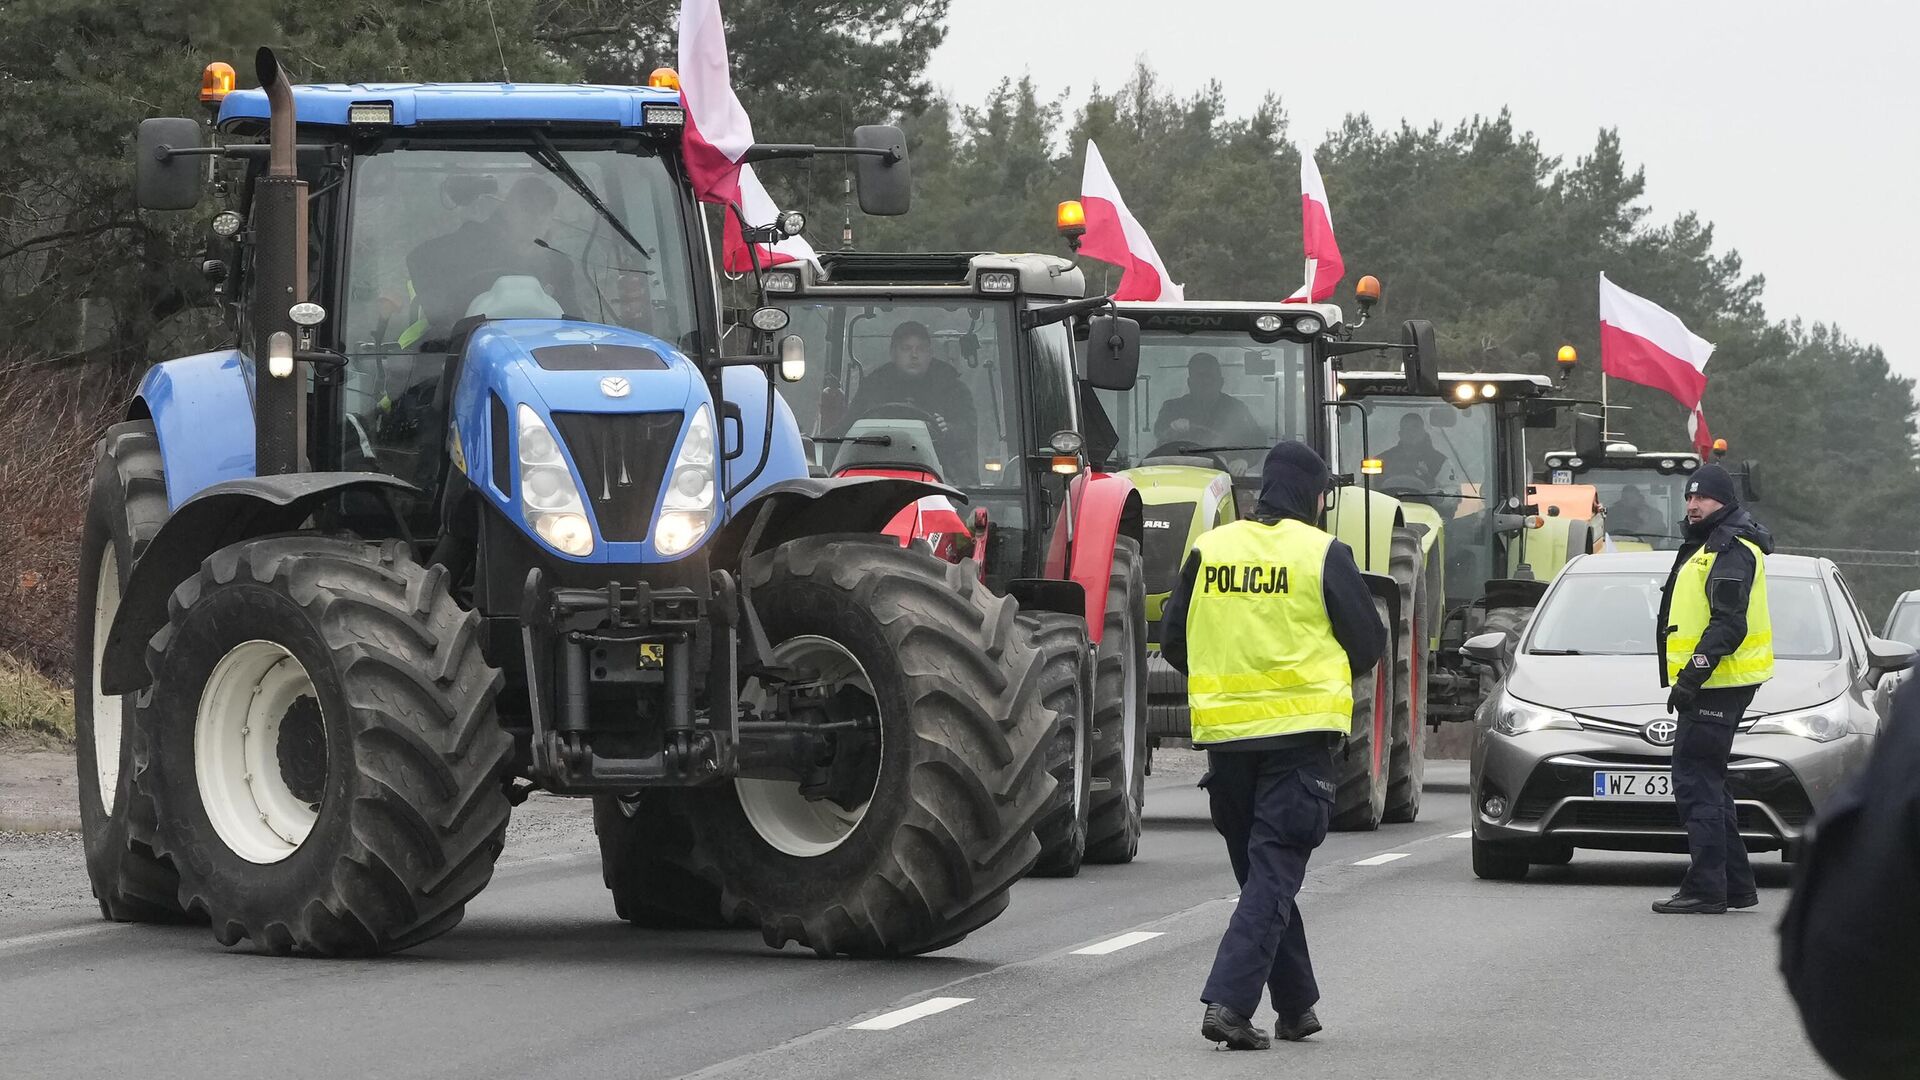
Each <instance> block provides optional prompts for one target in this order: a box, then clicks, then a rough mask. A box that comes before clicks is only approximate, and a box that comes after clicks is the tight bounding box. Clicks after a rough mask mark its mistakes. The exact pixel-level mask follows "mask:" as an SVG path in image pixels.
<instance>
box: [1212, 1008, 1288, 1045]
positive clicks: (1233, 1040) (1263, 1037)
mask: <svg viewBox="0 0 1920 1080" xmlns="http://www.w3.org/2000/svg"><path fill="white" fill-rule="evenodd" d="M1200 1034H1202V1035H1204V1036H1206V1037H1207V1041H1208V1042H1216V1043H1226V1044H1227V1049H1229V1050H1265V1049H1267V1048H1269V1047H1271V1046H1272V1045H1273V1040H1272V1039H1269V1038H1267V1033H1266V1032H1264V1031H1261V1030H1260V1029H1259V1028H1257V1027H1254V1026H1253V1021H1251V1020H1248V1019H1247V1018H1246V1017H1244V1016H1241V1015H1240V1014H1239V1013H1237V1012H1234V1011H1233V1010H1232V1009H1229V1008H1227V1007H1226V1006H1225V1005H1209V1006H1207V1015H1206V1018H1205V1019H1203V1020H1201V1021H1200Z"/></svg>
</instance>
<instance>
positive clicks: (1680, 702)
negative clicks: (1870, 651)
mask: <svg viewBox="0 0 1920 1080" xmlns="http://www.w3.org/2000/svg"><path fill="white" fill-rule="evenodd" d="M1685 541H1686V542H1685V543H1684V544H1682V545H1681V547H1680V551H1679V554H1678V556H1677V557H1676V558H1675V559H1674V563H1673V570H1672V571H1671V572H1670V573H1668V575H1667V582H1666V585H1665V586H1664V587H1663V588H1662V589H1661V595H1660V621H1659V622H1658V623H1657V624H1656V625H1657V626H1658V628H1659V632H1660V642H1661V650H1660V651H1661V653H1662V656H1663V659H1664V663H1663V664H1662V666H1661V672H1660V676H1661V685H1662V686H1670V687H1671V688H1672V689H1671V690H1670V691H1669V693H1668V695H1667V711H1668V712H1670V713H1678V714H1679V716H1680V730H1679V733H1678V734H1677V735H1675V736H1674V742H1673V796H1674V801H1675V802H1676V803H1678V804H1679V808H1680V820H1681V821H1682V822H1684V823H1685V824H1686V828H1687V851H1688V853H1689V854H1690V855H1691V856H1692V862H1691V864H1690V865H1689V866H1688V867H1687V876H1686V877H1685V879H1683V880H1682V881H1681V882H1680V891H1679V892H1677V893H1675V894H1674V895H1673V896H1671V897H1668V898H1667V899H1665V900H1661V901H1657V902H1656V903H1655V904H1654V905H1653V910H1655V911H1657V912H1660V913H1661V914H1663V915H1693V914H1700V915H1717V914H1719V913H1721V912H1724V911H1726V910H1727V909H1728V908H1729V907H1736V908H1745V907H1752V906H1754V905H1755V904H1757V903H1759V902H1760V898H1759V893H1758V890H1757V889H1756V888H1755V886H1754V881H1753V867H1752V866H1751V865H1749V864H1748V862H1747V846H1746V843H1745V842H1744V841H1742V840H1741V839H1740V823H1739V817H1738V814H1737V813H1736V811H1735V809H1734V805H1733V796H1731V795H1729V794H1728V793H1727V756H1728V754H1729V753H1730V752H1731V751H1732V749H1733V734H1734V732H1735V731H1736V730H1737V729H1738V728H1739V725H1740V719H1741V716H1742V715H1743V714H1744V713H1745V712H1746V710H1747V706H1748V705H1750V704H1752V703H1753V695H1754V692H1755V691H1756V690H1758V689H1759V688H1760V684H1761V683H1764V682H1766V681H1767V680H1768V679H1770V678H1772V677H1773V625H1772V623H1771V622H1770V621H1769V620H1768V617H1767V570H1766V561H1765V556H1766V554H1767V552H1769V551H1772V550H1773V537H1772V536H1771V535H1770V534H1768V532H1767V530H1766V527H1765V526H1763V525H1761V524H1760V523H1759V522H1757V521H1755V520H1754V519H1753V515H1751V514H1749V513H1747V512H1746V511H1745V510H1744V509H1742V508H1741V506H1740V496H1739V492H1738V491H1737V490H1736V489H1735V488H1734V484H1733V477H1731V476H1729V475H1728V474H1727V471H1726V470H1725V469H1723V468H1721V467H1720V466H1718V465H1702V466H1701V467H1700V469H1699V470H1698V471H1697V472H1695V473H1694V474H1693V475H1692V476H1691V477H1689V478H1688V479H1687V523H1686V537H1685Z"/></svg>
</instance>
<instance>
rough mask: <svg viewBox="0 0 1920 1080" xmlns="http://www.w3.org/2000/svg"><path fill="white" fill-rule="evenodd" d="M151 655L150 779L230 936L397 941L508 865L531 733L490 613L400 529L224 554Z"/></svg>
mask: <svg viewBox="0 0 1920 1080" xmlns="http://www.w3.org/2000/svg"><path fill="white" fill-rule="evenodd" d="M168 607H169V611H168V622H167V626H166V627H165V628H164V629H163V630H162V631H161V632H160V633H159V634H158V635H156V636H155V638H154V640H153V642H152V643H151V644H150V645H149V647H148V650H147V664H148V667H149V669H150V670H151V671H152V672H153V677H154V679H153V689H152V698H151V701H150V703H149V704H148V705H147V706H146V707H144V708H142V709H141V710H140V715H139V719H138V723H139V727H140V739H141V741H142V743H143V745H144V747H145V748H146V750H147V753H146V755H145V757H144V759H143V761H142V771H141V775H140V776H139V778H138V784H137V787H136V790H137V791H138V792H139V793H140V794H141V795H142V796H144V797H146V798H150V799H151V800H152V803H153V808H154V811H155V815H156V818H157V820H158V822H159V831H158V835H157V837H156V847H157V848H158V849H159V850H160V852H161V853H162V854H165V855H169V856H171V857H172V859H173V862H174V865H175V866H176V867H177V868H178V870H179V873H180V889H179V899H180V903H181V905H182V906H183V907H184V908H186V910H188V911H190V912H194V913H197V914H202V915H204V916H206V917H207V918H208V919H209V920H210V921H211V922H212V924H213V930H214V935H215V937H216V938H217V939H218V940H219V941H220V943H221V944H223V945H233V944H236V943H238V942H239V941H240V940H242V939H243V938H244V939H251V940H252V942H253V944H254V947H255V948H257V949H260V950H262V951H265V952H270V953H280V954H286V953H302V954H313V955H322V956H340V955H371V954H379V953H388V952H393V951H396V950H399V949H404V948H407V947H409V946H412V945H417V944H419V943H420V942H423V941H426V940H428V939H430V938H433V937H435V936H437V935H439V934H442V933H444V932H446V931H447V930H450V929H452V928H453V926H454V925H455V924H456V923H458V922H459V921H460V918H461V915H462V914H463V913H464V911H465V906H466V902H467V901H468V900H469V899H471V898H472V897H473V896H474V895H475V894H476V893H478V892H479V891H480V890H481V889H482V888H483V887H484V886H485V885H486V884H487V881H488V880H489V879H490V878H491V877H492V875H493V863H494V859H495V858H496V857H497V856H498V855H499V853H500V845H501V841H502V838H503V837H504V835H505V832H506V825H507V813H508V805H507V797H506V792H505V790H504V787H503V779H504V776H505V773H506V770H507V767H508V764H509V762H510V759H511V755H512V750H513V741H512V739H511V738H510V737H509V736H508V735H507V733H506V732H505V731H504V730H502V729H501V728H500V726H499V724H498V722H497V721H496V719H495V716H494V710H493V702H494V698H495V696H496V694H497V693H498V692H499V687H500V682H501V678H500V673H499V672H497V671H495V670H494V669H493V668H491V667H489V666H488V665H487V663H486V661H485V659H483V658H482V656H481V652H480V642H481V636H482V634H481V626H480V617H479V616H478V615H476V614H474V613H472V612H469V611H463V610H462V609H461V608H460V607H459V606H458V605H457V604H455V603H454V601H453V598H452V597H451V596H449V595H448V593H447V588H446V582H445V570H444V568H442V567H437V566H436V567H423V566H421V565H419V564H418V563H416V562H414V561H413V559H412V557H411V556H410V555H409V554H408V552H407V549H406V548H405V547H404V546H403V545H400V544H398V543H387V544H380V545H375V544H369V543H365V542H362V541H359V540H355V539H352V538H350V537H331V536H317V535H299V536H280V537H269V538H266V539H260V540H252V541H247V542H244V543H240V544H235V545H233V546H231V547H227V548H223V549H221V550H220V551H217V552H215V553H214V554H213V555H212V556H210V557H209V558H208V559H207V561H206V562H205V563H203V564H202V565H201V567H200V572H199V573H198V574H197V575H196V576H194V577H192V578H190V579H188V580H187V581H186V582H185V583H184V584H182V585H181V586H180V587H179V588H178V589H177V590H175V591H174V594H173V598H172V599H171V601H170V602H169V604H168Z"/></svg>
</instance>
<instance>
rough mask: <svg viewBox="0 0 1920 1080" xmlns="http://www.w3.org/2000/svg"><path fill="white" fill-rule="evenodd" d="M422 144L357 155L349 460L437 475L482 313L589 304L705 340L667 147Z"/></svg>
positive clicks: (566, 310)
mask: <svg viewBox="0 0 1920 1080" xmlns="http://www.w3.org/2000/svg"><path fill="white" fill-rule="evenodd" d="M409 146H410V148H406V149H400V148H395V149H388V150H384V151H381V152H377V153H372V154H366V155H362V156H360V157H358V158H357V159H356V163H355V167H354V170H353V176H352V181H351V187H350V191H351V193H352V211H351V212H352V223H351V226H350V229H351V235H350V238H349V241H348V259H347V266H346V289H345V292H344V295H345V296H346V298H347V303H346V305H345V307H346V310H345V311H344V312H343V313H342V316H343V319H342V322H341V324H340V325H341V327H342V336H343V344H344V347H345V352H346V354H347V358H348V369H347V376H346V394H345V402H344V404H345V410H344V411H345V414H346V415H345V418H344V420H345V423H346V424H347V426H348V430H347V431H346V432H344V433H343V436H344V437H343V440H342V441H343V443H344V447H345V451H344V457H345V464H346V467H347V468H357V467H371V468H378V469H381V470H382V471H387V472H393V473H396V474H398V475H400V476H403V477H407V478H409V479H415V480H420V481H425V482H426V483H427V485H428V486H429V487H431V486H432V484H433V483H434V482H435V481H436V479H437V471H438V468H439V447H440V445H441V443H442V442H444V426H443V424H442V423H441V422H440V421H439V420H438V419H437V418H436V417H432V416H429V415H428V411H429V410H430V409H431V407H432V403H433V401H434V398H435V396H436V393H437V391H438V388H439V381H440V378H441V376H442V373H443V372H444V370H445V350H446V348H447V344H448V338H449V337H450V336H451V334H452V333H453V329H454V327H455V325H456V324H458V323H459V322H460V321H461V320H462V319H464V318H467V317H468V316H472V315H488V316H491V317H494V318H568V319H578V320H581V321H585V322H594V323H604V324H610V325H614V326H622V327H627V328H629V329H634V330H640V331H643V332H645V333H649V334H653V335H655V336H657V337H660V338H663V339H665V340H666V341H669V342H672V343H674V344H677V345H680V346H682V347H683V348H684V347H687V346H689V345H690V344H692V342H693V340H694V332H695V329H696V326H697V321H696V315H695V307H694V303H693V280H694V279H693V274H692V271H691V262H690V255H689V253H690V251H691V245H690V244H689V243H688V237H687V227H686V224H685V223H686V220H687V219H686V217H685V216H684V214H683V206H682V200H683V198H684V196H683V194H682V192H681V191H680V190H679V188H678V186H677V185H676V184H675V182H674V179H673V176H672V174H671V172H670V171H669V169H668V168H667V165H666V163H665V162H663V161H662V160H661V159H660V158H659V157H657V156H655V155H654V154H653V153H651V152H650V151H647V150H645V149H644V148H640V147H637V146H627V147H623V148H612V147H608V146H606V145H605V144H596V148H593V149H580V148H574V149H568V148H565V147H564V146H562V147H561V148H560V149H558V150H557V151H556V152H555V155H554V156H550V155H549V154H548V153H547V151H546V150H545V148H543V147H542V146H540V145H537V144H531V143H529V144H520V143H513V144H508V145H502V144H492V145H483V146H479V147H475V146H472V145H465V144H463V145H461V146H458V147H455V146H445V147H438V148H436V147H432V146H422V144H421V143H419V142H418V141H413V142H411V143H410V144H409ZM562 162H564V165H563V164H562ZM567 166H570V168H568V167H567ZM582 186H584V188H585V189H586V191H585V192H583V191H581V190H580V188H581V187H582ZM588 193H590V194H591V195H592V198H589V197H588ZM596 201H597V202H598V203H599V204H600V206H599V207H596V206H595V205H594V203H595V202H596ZM602 208H604V212H603V210H602ZM610 219H618V222H619V223H620V225H619V226H617V225H616V224H615V221H614V220H610ZM620 226H624V231H625V233H626V235H622V228H621V227H620ZM629 237H631V240H630V239H629ZM634 241H637V243H635V242H634ZM360 462H366V463H367V464H359V463H360Z"/></svg>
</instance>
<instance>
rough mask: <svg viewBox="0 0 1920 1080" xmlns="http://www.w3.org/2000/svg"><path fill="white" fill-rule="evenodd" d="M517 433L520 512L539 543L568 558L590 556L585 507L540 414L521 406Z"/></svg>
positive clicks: (577, 487)
mask: <svg viewBox="0 0 1920 1080" xmlns="http://www.w3.org/2000/svg"><path fill="white" fill-rule="evenodd" d="M518 416H519V420H520V431H519V437H518V438H517V439H516V440H515V443H516V445H517V446H518V447H519V454H520V511H521V513H523V514H525V515H526V518H527V524H529V525H531V526H533V531H534V532H536V533H538V534H539V535H540V539H542V540H545V541H546V542H547V543H549V544H552V545H553V547H554V549H555V550H557V551H563V552H565V553H567V554H568V555H590V554H592V553H593V526H591V525H589V524H588V523H587V510H586V504H585V503H583V502H582V501H581V499H580V488H579V486H578V485H576V484H575V483H574V482H573V473H572V472H570V471H568V469H567V459H566V456H565V455H563V454H561V453H560V442H559V440H558V439H555V438H554V437H553V432H551V431H549V430H547V425H546V423H545V422H544V421H542V420H541V419H540V414H538V413H536V412H534V411H533V409H532V408H530V407H529V406H527V405H525V404H522V405H521V406H520V409H519V413H518Z"/></svg>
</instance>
